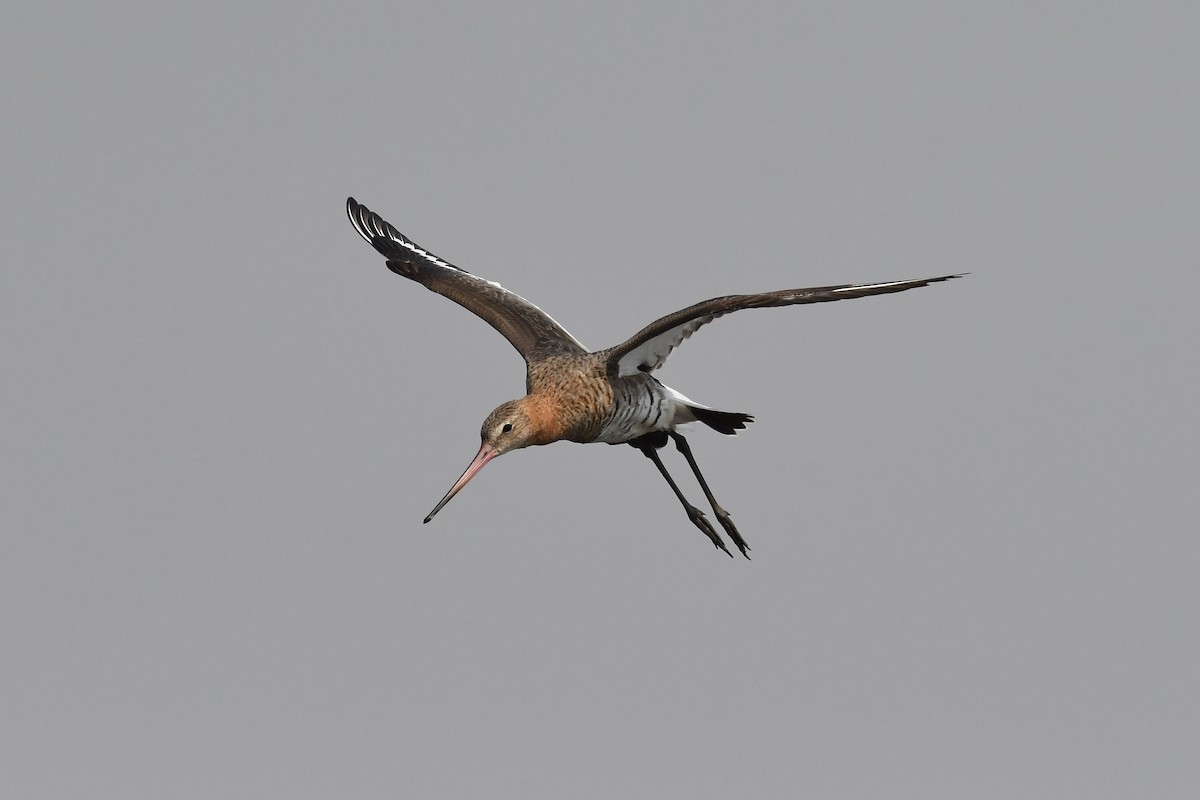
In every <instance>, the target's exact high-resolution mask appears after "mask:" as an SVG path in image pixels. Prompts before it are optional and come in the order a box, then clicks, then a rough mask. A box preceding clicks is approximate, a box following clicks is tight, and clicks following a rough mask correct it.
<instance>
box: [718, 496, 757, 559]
mask: <svg viewBox="0 0 1200 800" xmlns="http://www.w3.org/2000/svg"><path fill="white" fill-rule="evenodd" d="M713 514H714V515H715V516H716V518H717V522H720V523H721V527H722V528H724V529H725V533H727V534H728V535H729V539H730V540H731V541H732V542H733V543H734V544H736V545H737V549H738V550H741V551H742V555H744V556H745V557H746V560H749V559H750V554H749V553H748V552H747V551H748V550H749V549H750V545H748V544H746V540H745V539H743V538H742V534H741V533H739V532H738V529H737V526H736V525H734V524H733V518H732V517H731V516H730V514H729V512H728V511H726V510H725V509H723V508H721V507H720V506H717V505H714V506H713Z"/></svg>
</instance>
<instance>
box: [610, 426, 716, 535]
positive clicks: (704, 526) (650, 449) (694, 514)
mask: <svg viewBox="0 0 1200 800" xmlns="http://www.w3.org/2000/svg"><path fill="white" fill-rule="evenodd" d="M635 442H636V443H635ZM635 442H630V444H632V445H633V446H634V447H636V448H637V449H638V450H641V451H642V455H644V456H646V458H648V459H650V460H651V461H653V462H654V466H656V467H658V471H659V472H661V473H662V476H663V477H664V478H666V479H667V483H668V484H669V485H670V487H671V491H673V492H675V496H676V497H678V498H679V502H680V503H682V504H683V510H684V511H686V512H687V515H688V519H690V520H691V521H692V524H694V525H695V526H696V527H697V528H699V529H700V531H701V533H703V534H704V535H705V536H707V537H708V538H709V539H711V540H712V543H713V544H714V545H716V546H717V547H719V548H720V549H722V550H724V551H725V555H727V556H729V557H730V558H733V553H731V552H729V548H728V547H726V546H725V542H723V541H721V537H720V536H718V535H717V532H716V530H714V529H713V526H712V523H711V522H709V521H708V517H706V516H704V512H703V511H701V510H700V509H698V508H696V507H695V506H694V505H692V504H691V503H689V502H688V501H687V498H686V497H684V496H683V492H681V491H679V487H678V486H676V485H675V479H674V478H672V477H671V473H669V472H667V468H666V467H665V466H663V463H662V459H661V458H659V457H658V451H657V450H655V448H654V445H653V444H652V443H650V442H648V441H647V442H643V441H636V440H635ZM663 443H664V444H665V443H666V440H665V439H664V440H663ZM734 541H735V542H736V541H737V539H735V540H734Z"/></svg>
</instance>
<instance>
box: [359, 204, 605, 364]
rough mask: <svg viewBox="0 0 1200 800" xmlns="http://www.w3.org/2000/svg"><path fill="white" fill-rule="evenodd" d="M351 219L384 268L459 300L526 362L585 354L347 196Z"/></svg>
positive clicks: (531, 311) (517, 301)
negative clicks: (376, 251) (384, 264)
mask: <svg viewBox="0 0 1200 800" xmlns="http://www.w3.org/2000/svg"><path fill="white" fill-rule="evenodd" d="M346 213H347V214H348V215H349V216H350V223H351V224H352V225H354V229H355V230H356V231H358V234H359V236H362V237H363V238H364V239H366V240H367V241H368V242H370V243H371V246H372V247H374V248H375V249H376V250H378V251H379V252H380V253H382V254H383V256H384V257H385V258H386V259H387V265H388V269H390V270H391V271H392V272H394V273H396V274H397V275H402V276H404V277H405V278H410V279H411V280H414V281H416V282H417V283H419V284H421V285H423V286H424V287H425V288H426V289H429V290H430V291H433V292H437V293H438V294H440V295H442V296H443V297H447V298H449V299H451V300H453V301H454V302H456V303H458V304H459V305H460V306H462V307H463V308H465V309H467V310H468V311H470V312H472V313H473V314H475V315H476V316H478V317H480V318H481V319H483V320H484V321H485V322H486V323H488V324H489V325H491V326H492V327H493V328H495V329H496V330H498V331H500V333H501V334H503V335H504V338H505V339H508V341H509V342H511V343H512V346H513V347H515V348H517V352H518V353H520V354H521V355H522V356H523V357H524V358H525V361H526V362H532V361H536V360H538V358H540V357H541V356H543V355H549V354H552V353H564V352H567V353H586V352H587V348H585V347H584V346H583V345H582V344H580V343H579V342H578V341H577V340H576V339H575V337H574V336H572V335H571V334H570V333H568V332H567V330H566V328H564V327H563V326H561V325H559V324H558V323H557V322H555V321H554V320H553V319H552V318H551V317H550V315H549V314H547V313H546V312H544V311H542V310H541V309H540V308H538V307H537V306H535V305H534V304H533V303H531V302H529V301H528V300H526V299H525V298H523V297H521V296H519V295H516V294H513V293H512V292H510V291H508V290H507V289H505V288H504V287H503V286H501V285H500V284H498V283H493V282H492V281H487V280H484V279H483V278H480V277H478V276H476V275H472V274H471V273H469V272H467V271H466V270H464V269H460V268H458V267H456V266H454V265H453V264H451V263H449V262H448V261H443V260H442V259H440V258H438V257H437V256H435V255H434V254H433V253H431V252H429V251H428V250H426V249H424V248H422V247H420V246H418V245H417V244H416V243H415V242H413V241H412V240H411V239H409V238H408V237H407V236H405V235H404V234H402V233H400V232H399V231H398V230H396V229H395V228H393V227H392V226H391V224H389V223H388V222H386V221H385V220H384V219H383V218H382V217H380V216H379V215H378V214H376V213H375V212H373V211H371V210H370V209H369V208H367V207H366V206H364V205H362V204H360V203H358V202H356V201H355V199H354V198H353V197H351V198H348V199H347V200H346Z"/></svg>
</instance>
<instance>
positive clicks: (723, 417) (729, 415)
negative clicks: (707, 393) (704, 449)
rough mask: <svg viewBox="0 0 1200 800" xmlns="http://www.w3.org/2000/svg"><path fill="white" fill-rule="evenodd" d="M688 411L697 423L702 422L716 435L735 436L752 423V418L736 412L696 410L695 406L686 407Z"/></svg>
mask: <svg viewBox="0 0 1200 800" xmlns="http://www.w3.org/2000/svg"><path fill="white" fill-rule="evenodd" d="M688 410H689V411H691V412H692V416H694V417H695V418H696V420H697V421H699V422H703V423H704V424H705V425H707V426H708V427H710V428H712V429H713V430H714V431H716V432H717V433H723V434H725V435H726V436H735V435H737V432H738V431H740V430H743V429H745V427H746V423H749V422H753V421H754V417H752V416H750V415H749V414H741V413H738V412H736V411H714V410H713V409H711V408H697V407H696V406H688Z"/></svg>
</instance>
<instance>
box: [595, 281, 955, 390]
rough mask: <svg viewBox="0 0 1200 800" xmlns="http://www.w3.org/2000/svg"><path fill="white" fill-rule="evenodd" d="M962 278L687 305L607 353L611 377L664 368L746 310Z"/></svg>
mask: <svg viewBox="0 0 1200 800" xmlns="http://www.w3.org/2000/svg"><path fill="white" fill-rule="evenodd" d="M960 277H962V276H961V275H943V276H942V277H940V278H922V279H920V280H911V281H890V282H888V283H865V284H846V285H844V286H820V287H815V288H811V289H782V290H780V291H778V292H765V293H763V294H732V295H728V296H726V297H714V298H713V299H712V300H705V301H704V302H702V303H696V304H695V305H694V306H688V307H687V308H685V309H682V310H680V311H676V312H675V313H674V314H668V315H667V316H665V317H663V318H662V319H659V320H656V321H654V322H652V323H650V324H649V325H647V326H646V327H644V328H642V329H641V330H640V331H638V332H637V333H636V334H634V335H633V336H632V337H631V338H630V339H629V340H628V341H626V342H623V343H622V344H619V345H617V346H616V347H612V348H609V349H608V350H605V351H604V354H603V355H604V358H605V361H606V363H607V365H608V372H609V374H610V375H633V374H636V373H637V372H653V371H654V370H656V369H658V368H659V367H661V366H662V365H663V362H664V361H666V360H667V356H669V355H670V354H671V351H672V350H674V349H675V348H676V347H678V346H679V344H680V343H681V342H682V341H683V340H684V339H686V338H688V337H689V336H691V335H692V334H693V333H695V332H696V330H697V329H698V328H700V327H701V326H703V325H707V324H708V323H710V322H712V321H713V320H714V319H716V318H717V317H720V316H724V315H725V314H730V313H732V312H734V311H741V310H742V309H744V308H772V307H775V306H793V305H801V304H803V303H830V302H833V301H834V300H849V299H851V298H855V297H867V296H868V295H873V294H888V293H890V292H903V291H907V290H908V289H916V288H917V287H919V286H928V285H929V284H931V283H939V282H941V281H948V280H950V279H951V278H960Z"/></svg>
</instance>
